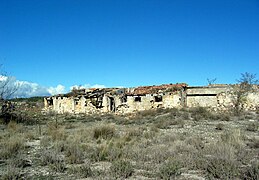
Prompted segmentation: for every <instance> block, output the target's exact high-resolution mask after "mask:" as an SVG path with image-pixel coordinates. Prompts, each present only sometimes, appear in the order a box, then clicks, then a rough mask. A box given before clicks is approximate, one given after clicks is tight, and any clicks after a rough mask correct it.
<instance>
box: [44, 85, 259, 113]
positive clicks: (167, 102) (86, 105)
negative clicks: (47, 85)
mask: <svg viewBox="0 0 259 180" xmlns="http://www.w3.org/2000/svg"><path fill="white" fill-rule="evenodd" d="M232 89H233V86H231V85H211V86H194V87H192V86H188V85H187V84H185V83H180V84H165V85H160V86H141V87H137V88H92V89H78V90H73V91H72V92H70V93H68V94H60V95H56V96H51V97H46V98H44V105H45V110H46V111H54V112H57V113H61V114H62V113H86V114H91V113H108V112H111V113H131V112H136V111H143V110H150V109H156V108H174V107H176V108H180V107H197V106H201V107H211V108H214V109H222V110H224V109H227V108H229V107H230V106H233V100H232V99H233V90H232ZM258 106H259V91H256V92H253V93H249V94H248V95H247V98H246V103H245V105H244V108H246V109H251V110H255V109H256V108H258Z"/></svg>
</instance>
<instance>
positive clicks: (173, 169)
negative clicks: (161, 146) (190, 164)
mask: <svg viewBox="0 0 259 180" xmlns="http://www.w3.org/2000/svg"><path fill="white" fill-rule="evenodd" d="M180 169H181V163H180V162H179V161H178V160H168V161H167V162H165V163H163V164H162V165H161V167H160V168H159V172H158V176H159V177H160V178H161V179H168V180H169V179H172V178H173V179H174V178H175V177H176V176H179V175H180V174H181V171H180Z"/></svg>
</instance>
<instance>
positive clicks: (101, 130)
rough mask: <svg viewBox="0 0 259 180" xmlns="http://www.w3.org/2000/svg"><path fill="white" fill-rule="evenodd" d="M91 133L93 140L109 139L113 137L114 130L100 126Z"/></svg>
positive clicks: (106, 126) (108, 126)
mask: <svg viewBox="0 0 259 180" xmlns="http://www.w3.org/2000/svg"><path fill="white" fill-rule="evenodd" d="M93 131H94V134H93V136H94V138H95V139H98V138H103V139H109V138H112V137H113V136H114V135H115V128H114V127H113V126H111V125H101V126H100V127H95V128H94V130H93Z"/></svg>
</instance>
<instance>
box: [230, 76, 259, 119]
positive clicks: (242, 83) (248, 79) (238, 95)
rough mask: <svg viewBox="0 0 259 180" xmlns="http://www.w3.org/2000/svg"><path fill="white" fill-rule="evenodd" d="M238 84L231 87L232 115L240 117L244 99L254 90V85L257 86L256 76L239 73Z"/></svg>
mask: <svg viewBox="0 0 259 180" xmlns="http://www.w3.org/2000/svg"><path fill="white" fill-rule="evenodd" d="M237 82H238V84H237V85H234V86H233V89H234V95H235V97H234V98H233V104H234V113H235V114H236V115H240V113H241V112H242V110H243V105H244V103H245V102H246V97H247V94H248V93H249V92H253V91H254V90H255V85H258V82H259V80H258V79H256V74H252V73H248V72H245V73H241V77H240V78H239V79H237Z"/></svg>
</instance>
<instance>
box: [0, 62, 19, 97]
mask: <svg viewBox="0 0 259 180" xmlns="http://www.w3.org/2000/svg"><path fill="white" fill-rule="evenodd" d="M17 90H18V84H15V83H12V77H10V76H8V74H7V73H6V72H5V71H3V70H2V65H0V101H3V100H6V99H9V98H11V97H12V95H14V93H15V92H16V91H17Z"/></svg>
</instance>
